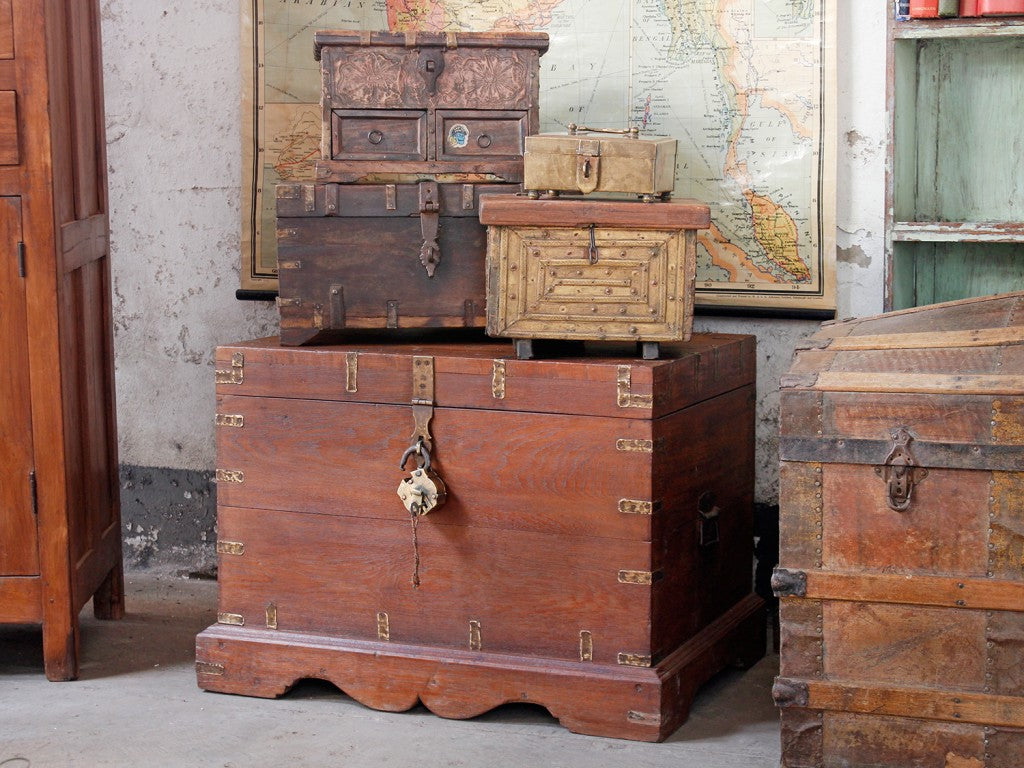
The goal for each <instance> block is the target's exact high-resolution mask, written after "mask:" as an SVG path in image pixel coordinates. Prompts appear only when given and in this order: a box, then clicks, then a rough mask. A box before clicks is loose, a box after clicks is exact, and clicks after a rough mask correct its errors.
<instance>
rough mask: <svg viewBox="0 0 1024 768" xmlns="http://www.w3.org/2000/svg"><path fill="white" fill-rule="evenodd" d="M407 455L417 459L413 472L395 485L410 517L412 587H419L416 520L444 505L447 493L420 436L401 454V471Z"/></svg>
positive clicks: (417, 521) (407, 457) (407, 458)
mask: <svg viewBox="0 0 1024 768" xmlns="http://www.w3.org/2000/svg"><path fill="white" fill-rule="evenodd" d="M410 456H416V469H414V470H413V471H412V474H411V476H410V477H407V478H405V479H404V480H402V482H401V483H399V485H398V496H399V498H400V499H401V500H402V503H403V504H404V505H405V507H406V509H407V510H408V511H409V514H410V516H411V518H412V548H413V574H412V585H413V587H419V585H420V548H419V532H418V528H417V526H418V523H419V518H420V517H422V516H423V515H426V514H427V513H429V512H431V511H433V510H434V509H437V508H438V507H439V506H441V504H443V503H444V502H445V499H446V497H447V491H446V489H445V485H444V482H443V481H442V480H441V477H440V476H439V475H438V474H437V473H436V472H434V471H433V470H431V468H430V450H429V449H428V448H427V446H426V444H425V443H424V440H423V438H422V437H419V438H418V439H417V440H416V442H415V443H414V444H413V445H411V446H410V447H409V448H407V449H406V451H405V453H403V454H402V460H401V462H400V463H399V467H400V468H401V469H402V470H403V471H404V470H405V464H406V462H407V461H408V460H409V457H410Z"/></svg>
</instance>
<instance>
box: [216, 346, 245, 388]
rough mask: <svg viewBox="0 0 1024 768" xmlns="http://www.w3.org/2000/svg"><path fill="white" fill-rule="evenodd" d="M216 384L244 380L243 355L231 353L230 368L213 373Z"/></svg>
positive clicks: (236, 382) (234, 382) (235, 382)
mask: <svg viewBox="0 0 1024 768" xmlns="http://www.w3.org/2000/svg"><path fill="white" fill-rule="evenodd" d="M214 380H215V382H216V383H217V384H241V383H242V382H243V381H244V380H245V355H243V354H242V353H241V352H235V353H233V354H232V355H231V368H230V369H229V370H219V371H217V372H216V374H215V379H214Z"/></svg>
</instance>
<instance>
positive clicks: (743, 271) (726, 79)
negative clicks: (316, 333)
mask: <svg viewBox="0 0 1024 768" xmlns="http://www.w3.org/2000/svg"><path fill="white" fill-rule="evenodd" d="M835 2H836V0H316V2H295V0H243V2H242V63H243V71H244V75H245V76H244V77H243V91H244V93H243V119H244V121H245V124H244V126H243V131H242V134H243V163H244V166H243V176H244V178H243V195H242V217H243V224H242V288H243V289H249V290H275V289H276V253H275V247H274V185H275V184H277V183H278V182H279V181H299V180H311V179H312V178H313V162H314V160H315V159H316V157H317V153H318V152H319V149H320V109H319V105H318V101H319V95H320V77H319V68H318V65H317V62H315V61H314V60H313V32H314V31H315V30H317V29H374V30H376V29H390V30H394V31H406V30H423V31H448V30H456V31H457V30H472V31H490V30H516V29H521V30H537V31H543V32H547V33H548V34H549V35H550V37H551V47H550V49H549V51H548V53H547V54H546V55H545V56H544V57H543V58H542V59H541V105H540V116H541V127H542V130H543V131H546V132H553V131H563V130H564V127H565V125H566V124H567V123H570V122H575V123H579V124H583V125H588V126H592V127H599V128H622V127H625V126H626V125H627V124H635V125H638V126H640V128H641V130H642V131H643V132H645V133H647V134H650V135H665V136H674V137H676V138H677V139H679V160H678V167H677V174H676V188H675V194H676V196H679V197H694V198H697V199H698V200H701V201H704V202H707V203H709V204H710V205H711V210H712V227H711V229H710V230H709V231H707V232H704V233H702V235H701V238H700V246H699V250H698V267H697V303H698V305H703V306H717V307H723V308H725V307H736V308H744V309H767V310H775V311H778V310H781V311H783V312H786V311H793V310H796V311H799V310H811V311H828V310H832V309H834V307H835V66H834V62H835V14H834V10H833V7H832V6H833V5H834V3H835Z"/></svg>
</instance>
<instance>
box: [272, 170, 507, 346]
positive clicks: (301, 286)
mask: <svg viewBox="0 0 1024 768" xmlns="http://www.w3.org/2000/svg"><path fill="white" fill-rule="evenodd" d="M517 189H518V187H517V186H516V185H508V184H483V185H479V184H435V183H433V182H422V183H420V184H358V185H357V184H282V185H279V186H278V189H277V215H278V218H277V241H278V275H279V278H278V279H279V286H280V289H279V298H278V306H279V308H280V313H281V343H282V344H285V345H289V346H294V345H301V344H312V343H323V342H330V341H338V340H339V339H341V338H343V337H344V336H345V335H346V332H348V335H349V336H351V331H352V330H359V329H368V328H391V329H416V328H420V329H422V328H482V327H483V326H484V301H485V296H484V261H485V257H486V231H485V229H484V227H483V225H482V224H480V222H479V220H478V219H477V211H478V204H479V199H480V195H481V194H484V193H489V194H495V193H501V192H508V193H512V192H514V191H515V190H517ZM428 200H429V202H428ZM431 243H433V244H434V245H435V246H436V250H434V251H433V252H432V253H431V255H430V258H429V259H428V260H426V261H425V260H424V256H423V253H424V247H425V246H427V245H429V244H431Z"/></svg>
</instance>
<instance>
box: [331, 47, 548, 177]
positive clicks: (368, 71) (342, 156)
mask: <svg viewBox="0 0 1024 768" xmlns="http://www.w3.org/2000/svg"><path fill="white" fill-rule="evenodd" d="M314 39H315V44H316V57H317V59H319V60H320V62H321V72H322V74H323V97H322V103H323V146H322V157H321V159H320V160H319V161H318V162H317V165H316V173H317V179H318V180H319V181H338V182H370V183H372V182H380V181H415V180H418V179H422V178H424V176H425V175H431V177H432V178H434V179H435V180H437V181H494V180H501V181H515V182H519V181H522V179H523V142H524V139H525V138H526V136H527V135H529V134H532V133H536V132H537V130H538V118H537V104H538V93H539V77H538V75H539V71H540V63H539V60H540V56H541V55H542V54H543V53H544V52H545V51H546V50H547V47H548V36H547V35H546V34H544V33H535V32H502V33H475V32H458V33H455V32H451V33H445V34H415V33H407V34H401V33H392V32H373V33H370V32H317V33H316V34H315V36H314Z"/></svg>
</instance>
